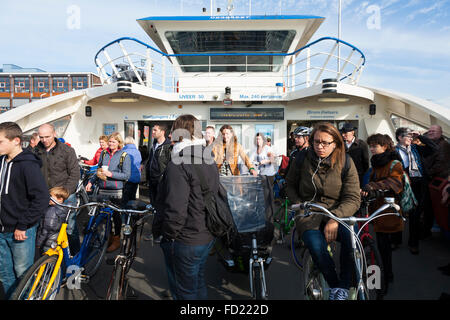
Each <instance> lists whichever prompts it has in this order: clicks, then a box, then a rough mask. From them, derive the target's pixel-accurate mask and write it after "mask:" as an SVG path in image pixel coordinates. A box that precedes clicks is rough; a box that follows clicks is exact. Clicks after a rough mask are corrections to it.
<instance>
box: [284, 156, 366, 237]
mask: <svg viewBox="0 0 450 320" xmlns="http://www.w3.org/2000/svg"><path fill="white" fill-rule="evenodd" d="M348 161H349V162H350V167H349V170H348V173H347V174H345V175H342V173H341V171H342V170H343V168H337V166H335V167H334V168H331V162H330V160H329V158H328V159H325V160H323V161H322V162H321V164H320V166H319V159H318V157H317V156H316V154H315V152H314V150H313V148H310V149H309V150H308V152H307V154H306V157H305V160H304V161H303V163H302V164H301V167H300V168H299V167H298V166H295V165H292V166H291V168H290V169H289V172H288V174H287V177H286V183H287V189H286V192H287V195H288V198H289V200H290V201H291V203H293V204H294V203H299V202H305V201H312V202H314V203H317V204H319V205H322V206H324V207H325V208H327V209H328V210H330V211H331V212H332V213H334V214H335V215H337V216H338V217H349V216H352V215H354V214H355V212H356V211H357V210H358V209H359V205H360V202H361V198H360V190H359V178H358V172H357V171H356V167H355V164H354V163H353V160H352V159H351V158H350V157H349V158H348ZM318 166H319V169H318V170H317V173H316V174H314V172H315V171H316V169H317V167H318ZM313 176H314V178H313ZM342 177H343V179H342ZM312 181H314V183H312ZM327 220H328V218H327V217H325V216H321V215H312V216H310V217H307V218H301V219H298V220H297V221H296V226H297V229H298V231H299V235H300V236H301V235H302V234H303V232H304V231H306V230H311V229H314V230H317V229H319V227H320V225H321V223H322V222H326V221H327Z"/></svg>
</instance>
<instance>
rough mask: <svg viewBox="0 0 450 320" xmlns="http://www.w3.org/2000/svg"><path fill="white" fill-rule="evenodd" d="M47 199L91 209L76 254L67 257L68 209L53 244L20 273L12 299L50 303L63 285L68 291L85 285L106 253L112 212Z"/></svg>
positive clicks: (100, 204) (71, 207) (102, 204)
mask: <svg viewBox="0 0 450 320" xmlns="http://www.w3.org/2000/svg"><path fill="white" fill-rule="evenodd" d="M51 200H52V201H53V202H54V203H55V204H56V205H58V206H61V207H64V208H68V209H72V210H82V209H83V208H85V207H92V208H90V210H89V215H90V219H89V222H88V224H87V226H86V229H85V232H84V237H83V242H82V244H81V248H80V251H79V252H78V253H77V254H75V255H74V256H72V255H71V254H70V248H69V239H68V235H67V223H68V218H69V214H70V210H69V211H68V213H67V215H66V218H65V221H64V222H63V223H62V225H61V228H60V231H59V234H58V238H57V240H56V242H53V243H51V246H50V248H49V249H48V250H47V251H46V252H45V253H44V254H43V256H42V257H40V258H39V259H38V260H37V261H36V262H35V263H34V264H33V265H32V266H31V267H30V268H29V269H28V271H27V272H26V273H25V274H24V276H23V277H22V279H21V281H20V282H19V284H18V286H17V288H16V290H15V291H14V293H13V294H12V296H11V299H12V300H54V299H55V298H56V295H57V294H58V293H59V291H60V289H61V287H62V286H63V285H67V288H68V289H79V288H80V284H81V282H88V281H89V278H91V277H93V276H94V275H95V273H96V272H97V270H98V269H99V267H100V264H101V262H102V260H103V257H104V255H105V253H106V247H107V244H108V238H109V234H110V231H111V215H112V210H105V209H101V210H96V209H97V207H104V206H105V204H104V203H100V202H90V203H86V204H84V205H81V206H78V207H74V206H69V205H64V204H60V203H58V202H56V200H55V199H53V198H51ZM97 211H98V212H97Z"/></svg>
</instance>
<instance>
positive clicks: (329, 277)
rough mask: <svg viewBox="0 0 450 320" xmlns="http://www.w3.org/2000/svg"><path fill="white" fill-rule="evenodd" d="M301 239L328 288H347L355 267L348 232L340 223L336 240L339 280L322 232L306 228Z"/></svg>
mask: <svg viewBox="0 0 450 320" xmlns="http://www.w3.org/2000/svg"><path fill="white" fill-rule="evenodd" d="M302 240H303V242H304V243H305V245H306V247H307V248H308V250H309V253H310V254H311V258H312V260H313V262H314V264H315V265H316V266H317V268H318V269H319V271H320V272H321V273H322V274H323V276H324V278H325V280H326V281H327V283H328V285H329V286H330V288H344V289H349V288H350V284H351V280H352V276H353V271H354V269H355V268H354V260H353V249H352V243H351V238H350V232H349V231H348V230H347V229H345V227H343V226H342V225H339V228H338V235H337V239H336V240H337V241H339V242H340V243H341V254H340V269H341V272H340V280H339V278H338V275H337V272H336V266H335V264H334V260H333V258H332V257H331V256H330V254H329V252H328V250H327V242H326V240H325V236H324V234H323V232H322V231H320V230H306V231H305V232H304V233H303V235H302Z"/></svg>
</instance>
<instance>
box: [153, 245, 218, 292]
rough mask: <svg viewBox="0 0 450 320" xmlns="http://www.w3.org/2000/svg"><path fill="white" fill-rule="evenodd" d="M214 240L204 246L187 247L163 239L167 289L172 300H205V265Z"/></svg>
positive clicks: (162, 246) (162, 247)
mask: <svg viewBox="0 0 450 320" xmlns="http://www.w3.org/2000/svg"><path fill="white" fill-rule="evenodd" d="M213 245H214V240H213V241H211V242H209V243H207V244H205V245H197V246H192V245H187V244H184V243H181V242H178V241H168V240H165V239H164V238H163V240H162V241H161V249H162V250H163V253H164V260H165V262H166V268H167V276H168V280H169V288H170V292H171V294H172V297H173V299H174V300H205V299H207V296H208V294H207V290H206V283H205V265H206V260H207V259H208V255H209V251H210V250H211V248H212V246H213Z"/></svg>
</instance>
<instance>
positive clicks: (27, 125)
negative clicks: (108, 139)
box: [0, 15, 450, 156]
mask: <svg viewBox="0 0 450 320" xmlns="http://www.w3.org/2000/svg"><path fill="white" fill-rule="evenodd" d="M323 21H324V18H323V17H318V16H304V15H269V16H258V15H215V16H171V17H169V16H164V17H148V18H142V19H138V20H137V22H138V24H139V25H140V26H141V27H142V28H143V29H144V30H145V31H146V33H147V34H148V35H149V37H150V39H151V42H152V44H148V43H147V42H148V41H142V40H139V39H134V38H129V37H123V38H120V39H116V40H113V41H111V42H110V43H108V44H106V45H105V46H103V47H101V48H100V50H99V51H98V52H97V54H96V55H95V58H94V63H95V65H96V67H97V71H98V75H99V76H100V78H101V85H99V86H96V87H93V88H87V89H83V90H77V91H73V92H68V93H65V94H61V95H58V96H54V97H50V98H46V99H42V100H39V101H35V102H32V103H29V104H26V105H23V106H20V107H18V108H15V109H13V110H10V111H8V112H6V113H3V114H1V115H0V122H4V121H15V122H17V123H18V124H19V125H20V126H21V127H22V129H23V130H24V132H26V133H27V134H31V132H33V131H36V130H37V128H38V127H39V126H40V125H41V124H43V123H46V122H53V123H55V124H56V128H57V132H58V135H59V136H60V137H63V138H64V139H65V140H66V141H68V142H69V143H70V144H71V145H72V146H73V147H74V148H75V150H76V151H77V154H81V155H84V156H90V155H92V154H94V152H95V150H96V149H97V148H98V137H99V136H100V135H101V134H108V133H111V132H113V131H119V132H121V133H122V134H123V135H124V136H129V135H131V136H133V137H135V138H136V140H137V141H139V145H146V144H149V143H150V142H151V127H152V125H154V124H155V123H157V122H161V121H163V122H167V124H168V125H169V128H170V125H171V123H172V121H173V120H174V119H176V117H177V116H178V115H181V114H185V113H191V114H193V115H195V116H196V117H197V118H198V119H200V120H201V121H202V126H203V128H206V126H208V125H212V126H214V127H216V129H219V128H220V127H221V126H222V125H223V124H231V125H232V126H233V128H234V129H235V132H236V134H237V136H238V139H239V141H240V142H241V143H242V144H243V146H244V148H245V149H246V151H251V150H252V149H253V148H254V136H255V134H256V132H263V133H264V134H265V135H266V136H268V137H270V138H271V139H272V144H273V147H274V148H275V150H276V151H277V153H278V154H286V153H287V145H286V138H287V137H288V136H289V133H290V132H292V131H293V129H294V128H295V127H296V126H299V125H307V126H311V125H313V124H314V123H315V122H317V121H331V122H334V123H335V124H336V125H337V126H338V127H339V126H341V125H342V124H343V123H344V122H351V123H352V124H354V125H355V126H356V127H358V136H359V137H360V138H362V139H365V138H366V137H367V136H368V135H370V134H373V133H377V132H380V133H387V134H389V135H391V136H392V137H393V136H394V132H395V129H396V127H397V126H399V125H404V124H407V125H409V126H413V127H417V128H424V129H425V128H428V127H429V126H430V125H433V124H438V125H440V126H441V127H442V128H443V133H444V135H446V136H450V111H449V109H448V108H445V107H443V106H440V105H437V104H435V103H433V102H430V101H427V100H424V99H421V98H418V97H414V96H412V95H409V94H404V93H399V92H395V91H392V90H387V89H383V88H369V87H364V86H361V85H360V79H361V76H362V75H363V71H364V67H365V65H366V63H367V61H366V57H365V55H364V53H363V51H362V50H360V48H358V47H356V46H354V45H352V44H350V43H348V42H345V41H343V40H341V39H337V38H333V37H323V38H320V39H318V40H315V41H312V42H310V40H311V38H312V36H313V35H314V33H315V32H316V31H317V30H318V29H319V27H320V25H321V24H322V22H323ZM217 131H218V130H216V132H217Z"/></svg>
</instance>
